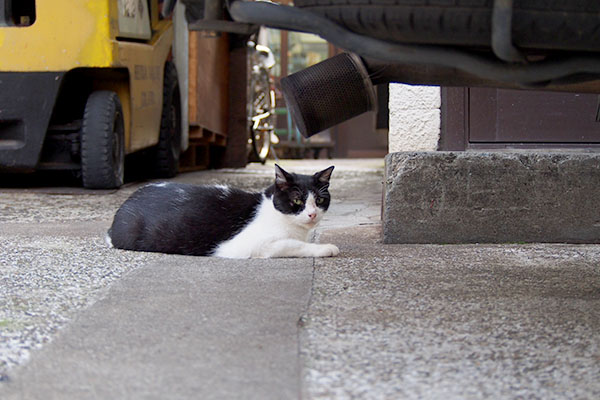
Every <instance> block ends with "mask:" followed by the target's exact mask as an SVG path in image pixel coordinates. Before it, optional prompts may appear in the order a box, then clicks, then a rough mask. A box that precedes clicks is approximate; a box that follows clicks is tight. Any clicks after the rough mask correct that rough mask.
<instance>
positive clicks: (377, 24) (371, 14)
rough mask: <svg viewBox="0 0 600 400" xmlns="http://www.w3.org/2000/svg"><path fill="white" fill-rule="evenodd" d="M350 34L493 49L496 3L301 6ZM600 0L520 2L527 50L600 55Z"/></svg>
mask: <svg viewBox="0 0 600 400" xmlns="http://www.w3.org/2000/svg"><path fill="white" fill-rule="evenodd" d="M294 5H295V6H296V7H300V8H303V9H306V10H309V11H313V12H315V13H318V14H321V15H323V16H326V17H327V18H329V19H330V20H333V21H335V22H337V23H339V24H340V25H342V26H344V27H345V28H347V29H348V30H350V31H353V32H356V33H360V34H362V35H367V36H371V37H375V38H379V39H384V40H391V41H395V42H399V43H415V44H437V45H456V46H471V47H489V46H490V42H491V16H492V5H493V0H445V1H439V0H420V1H415V0H296V1H294ZM599 14H600V2H598V1H597V0H579V1H567V0H521V1H519V0H515V2H514V12H513V42H514V43H515V45H517V46H518V47H521V48H524V49H544V50H550V49H551V50H570V51H573V50H578V51H593V52H594V51H595V52H597V51H600V18H598V15H599Z"/></svg>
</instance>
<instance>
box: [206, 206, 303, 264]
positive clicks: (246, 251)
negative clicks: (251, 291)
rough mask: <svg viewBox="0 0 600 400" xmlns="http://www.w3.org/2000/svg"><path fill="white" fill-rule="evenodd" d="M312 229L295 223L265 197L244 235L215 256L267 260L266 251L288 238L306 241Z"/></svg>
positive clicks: (239, 234)
mask: <svg viewBox="0 0 600 400" xmlns="http://www.w3.org/2000/svg"><path fill="white" fill-rule="evenodd" d="M309 232H310V229H309V228H308V227H303V226H299V225H297V224H294V223H293V217H290V216H288V215H285V214H282V213H281V212H279V211H277V210H276V209H275V207H274V206H273V202H272V201H271V200H270V199H267V198H265V199H264V200H263V202H262V203H261V204H260V206H259V208H258V211H257V214H256V216H255V217H254V219H253V220H252V221H251V222H250V223H249V224H248V225H247V226H246V227H245V228H244V229H242V231H241V232H239V233H238V234H237V235H235V236H234V237H233V238H231V239H229V240H228V241H226V242H223V243H221V244H220V245H219V246H217V248H216V249H215V251H214V253H213V255H214V256H217V257H225V258H252V257H263V256H264V255H263V253H262V251H263V249H264V248H266V247H269V246H270V245H271V244H273V243H274V242H277V241H281V240H284V239H294V240H298V241H302V242H306V241H307V239H308V235H309Z"/></svg>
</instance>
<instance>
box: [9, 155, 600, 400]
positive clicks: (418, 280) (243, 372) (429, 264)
mask: <svg viewBox="0 0 600 400" xmlns="http://www.w3.org/2000/svg"><path fill="white" fill-rule="evenodd" d="M331 163H332V164H335V165H336V170H335V172H334V175H333V178H332V179H333V183H332V187H331V192H332V195H333V198H334V201H333V203H332V206H331V208H330V212H329V213H328V214H327V216H326V218H325V220H324V221H323V223H322V226H321V227H320V228H319V230H318V231H317V232H316V234H315V240H317V241H320V242H332V243H335V244H337V245H338V246H339V247H340V250H341V255H340V257H337V258H332V259H317V260H313V259H286V260H246V261H235V260H234V261H232V260H221V259H214V258H203V257H183V256H173V255H160V254H147V253H136V252H127V251H120V250H114V249H109V248H107V247H106V246H105V245H104V243H103V240H102V236H103V234H104V231H105V230H106V228H107V227H108V226H109V225H110V222H111V218H112V215H113V213H114V211H116V209H117V208H118V206H119V205H120V203H121V202H122V201H123V200H124V199H125V198H127V196H128V195H129V194H130V193H131V192H132V191H133V190H134V189H135V188H136V187H137V186H138V184H133V185H129V186H127V187H125V188H123V189H121V190H119V191H115V192H101V193H99V192H89V191H85V190H80V189H60V188H38V189H30V190H17V189H0V398H2V399H38V398H40V399H42V398H43V399H73V398H78V399H79V398H82V399H86V398H90V399H113V398H128V399H129V398H131V399H136V398H145V399H146V398H148V399H151V398H157V399H158V398H160V399H163V398H165V399H180V398H181V399H197V398H223V399H229V398H249V399H255V398H256V399H265V398H277V399H288V398H306V399H310V398H313V399H329V398H340V399H347V398H348V399H350V398H361V399H362V398H367V399H370V398H372V399H388V398H389V399H397V398H398V399H401V398H406V399H422V398H431V399H437V398H444V399H486V398H504V399H513V398H540V399H592V398H600V246H597V245H560V244H554V245H545V244H530V245H515V244H512V245H464V246H454V245H452V246H450V245H447V246H440V245H438V246H435V245H384V244H381V242H380V237H381V235H380V232H381V226H380V222H379V212H380V207H381V188H382V174H383V160H362V161H355V160H333V161H331ZM281 164H282V165H283V166H284V168H286V169H290V170H295V171H300V172H301V171H306V172H311V171H315V170H317V169H319V168H325V167H326V166H328V165H329V162H328V161H326V160H324V161H321V160H319V161H314V160H310V161H309V160H307V161H283V162H282V163H281ZM272 171H273V170H272V165H271V166H269V165H267V166H257V165H251V166H249V167H248V168H246V169H244V170H224V171H204V172H197V173H190V174H183V175H180V176H179V177H178V178H176V179H177V180H179V181H186V182H192V183H207V182H219V183H229V184H234V185H236V186H240V187H244V188H249V189H259V188H262V187H264V186H266V185H267V184H269V183H270V181H271V179H272V174H273V173H272Z"/></svg>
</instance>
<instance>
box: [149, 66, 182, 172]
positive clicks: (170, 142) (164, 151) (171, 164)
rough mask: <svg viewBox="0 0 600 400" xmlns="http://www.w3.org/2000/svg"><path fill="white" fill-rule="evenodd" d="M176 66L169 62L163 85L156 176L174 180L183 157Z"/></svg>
mask: <svg viewBox="0 0 600 400" xmlns="http://www.w3.org/2000/svg"><path fill="white" fill-rule="evenodd" d="M179 93H180V92H179V83H178V80H177V70H176V69H175V65H174V64H173V63H172V62H170V61H167V63H166V64H165V76H164V83H163V109H162V115H161V120H160V136H159V138H158V145H157V146H156V156H155V164H154V166H155V175H156V176H157V177H160V178H172V177H174V176H175V175H177V172H178V170H179V156H180V155H181V97H180V95H179Z"/></svg>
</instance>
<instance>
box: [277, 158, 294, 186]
mask: <svg viewBox="0 0 600 400" xmlns="http://www.w3.org/2000/svg"><path fill="white" fill-rule="evenodd" d="M292 180H293V177H292V175H290V174H289V173H287V172H285V171H284V170H283V168H281V167H280V166H279V165H277V164H275V185H276V186H277V187H278V188H279V190H287V189H288V188H289V187H290V185H291V183H292Z"/></svg>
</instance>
